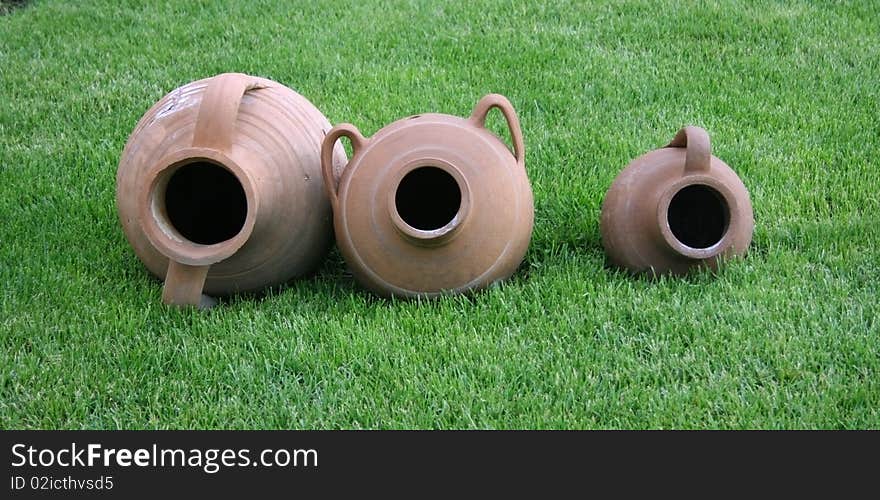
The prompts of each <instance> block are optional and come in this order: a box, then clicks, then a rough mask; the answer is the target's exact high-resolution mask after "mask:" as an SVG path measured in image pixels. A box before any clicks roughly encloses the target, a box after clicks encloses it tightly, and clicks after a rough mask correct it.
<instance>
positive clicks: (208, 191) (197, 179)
mask: <svg viewBox="0 0 880 500" xmlns="http://www.w3.org/2000/svg"><path fill="white" fill-rule="evenodd" d="M247 211H248V205H247V197H246V195H245V192H244V188H243V187H242V185H241V182H239V180H238V178H237V177H236V176H235V175H234V174H233V173H232V172H230V171H229V170H226V169H225V168H223V167H221V166H219V165H216V164H213V163H209V162H205V161H200V162H194V163H190V164H187V165H184V166H182V167H180V168H178V169H177V170H176V171H175V172H174V173H173V174H172V175H171V178H170V179H169V180H168V184H167V186H166V188H165V212H166V213H167V214H168V221H169V222H171V225H173V226H174V228H175V229H176V230H177V231H178V232H179V233H180V235H181V236H183V237H184V238H186V239H188V240H190V241H192V242H194V243H198V244H201V245H213V244H216V243H221V242H224V241H226V240H229V239H231V238H233V237H234V236H235V235H237V234H238V233H239V232H240V231H241V229H242V228H243V227H244V222H245V219H246V217H247Z"/></svg>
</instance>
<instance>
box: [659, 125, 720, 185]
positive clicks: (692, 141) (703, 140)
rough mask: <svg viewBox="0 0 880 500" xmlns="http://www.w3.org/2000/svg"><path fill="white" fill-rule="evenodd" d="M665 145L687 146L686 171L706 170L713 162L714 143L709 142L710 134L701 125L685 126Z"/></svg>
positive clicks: (671, 146) (673, 146) (674, 146)
mask: <svg viewBox="0 0 880 500" xmlns="http://www.w3.org/2000/svg"><path fill="white" fill-rule="evenodd" d="M664 147H666V148H687V152H686V153H685V159H684V171H685V173H688V172H698V171H706V170H709V167H710V165H711V164H712V143H711V142H709V134H708V133H707V132H706V131H705V130H704V129H702V128H700V127H694V126H688V127H684V128H683V129H681V130H679V131H678V133H677V134H675V138H673V139H672V141H671V142H670V143H669V144H667V145H666V146H664Z"/></svg>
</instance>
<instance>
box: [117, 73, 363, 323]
mask: <svg viewBox="0 0 880 500" xmlns="http://www.w3.org/2000/svg"><path fill="white" fill-rule="evenodd" d="M329 127H330V123H329V122H328V121H327V119H326V118H325V117H324V116H323V115H322V114H321V113H320V111H318V110H317V109H316V108H315V107H314V106H313V105H312V104H311V103H310V102H309V101H308V100H306V99H305V98H304V97H302V96H301V95H299V94H297V93H296V92H294V91H293V90H291V89H289V88H287V87H285V86H283V85H281V84H279V83H276V82H273V81H271V80H266V79H264V78H257V77H252V76H248V75H243V74H237V73H228V74H222V75H218V76H215V77H213V78H209V79H205V80H199V81H196V82H192V83H189V84H187V85H184V86H183V87H180V88H178V89H176V90H174V91H173V92H171V93H170V94H168V95H166V96H165V97H163V98H162V99H161V100H160V101H159V102H157V103H156V104H155V105H154V106H153V107H152V108H150V110H149V111H147V113H146V114H145V115H144V116H143V118H141V120H140V122H138V124H137V126H136V127H135V129H134V131H133V132H132V134H131V137H129V140H128V143H127V144H126V145H125V150H124V151H123V153H122V158H121V159H120V162H119V170H118V172H117V177H116V186H117V187H116V202H117V206H118V209H119V218H120V220H121V222H122V228H123V230H124V232H125V235H126V237H127V238H128V241H129V243H131V246H132V247H133V248H134V251H135V253H136V254H137V256H138V257H139V258H140V259H141V261H143V263H144V264H145V265H146V266H147V268H148V269H149V270H150V271H151V272H152V273H153V274H155V275H156V276H159V277H161V278H165V288H164V292H163V294H162V299H163V301H164V302H165V303H166V304H175V305H199V306H202V307H204V306H207V305H210V303H211V300H210V299H209V298H207V297H205V296H203V293H202V292H203V291H204V292H205V293H208V294H212V295H214V294H216V295H225V294H230V293H236V292H246V291H254V290H259V289H261V288H263V287H266V286H270V285H274V284H279V283H282V282H285V281H287V280H289V279H291V278H293V277H296V276H301V275H303V274H306V273H308V272H309V271H311V270H313V269H314V268H315V267H316V266H317V265H318V264H319V262H320V261H321V259H322V258H323V257H324V255H325V254H326V252H327V250H328V247H329V245H330V243H331V241H332V231H331V218H330V217H331V212H330V204H329V201H328V200H327V197H326V194H325V193H324V186H323V184H324V182H323V178H322V176H321V173H320V145H321V139H322V138H323V136H324V131H325V130H327V129H329ZM329 154H330V152H328V155H329ZM332 156H333V158H332V163H333V164H336V165H338V166H340V167H341V166H342V165H344V164H345V162H346V156H345V151H344V150H343V149H342V148H341V147H339V148H336V149H334V150H333V151H332Z"/></svg>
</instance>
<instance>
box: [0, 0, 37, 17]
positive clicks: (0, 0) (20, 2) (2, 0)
mask: <svg viewBox="0 0 880 500" xmlns="http://www.w3.org/2000/svg"><path fill="white" fill-rule="evenodd" d="M28 3H30V0H0V16H5V15H6V14H9V13H11V12H12V11H13V10H15V9H20V8H22V7H24V6H26V5H27V4H28Z"/></svg>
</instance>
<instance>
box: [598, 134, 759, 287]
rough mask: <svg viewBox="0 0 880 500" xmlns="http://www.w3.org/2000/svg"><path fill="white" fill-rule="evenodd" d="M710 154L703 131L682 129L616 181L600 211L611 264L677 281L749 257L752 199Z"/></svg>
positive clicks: (636, 161) (707, 140)
mask: <svg viewBox="0 0 880 500" xmlns="http://www.w3.org/2000/svg"><path fill="white" fill-rule="evenodd" d="M711 151H712V150H711V145H710V143H709V136H708V134H707V133H706V131H705V130H703V129H701V128H699V127H685V128H683V129H681V130H680V131H679V132H678V134H676V136H675V138H674V139H673V140H672V142H670V143H669V144H668V145H666V146H665V147H664V148H661V149H656V150H654V151H651V152H649V153H647V154H645V155H643V156H640V157H638V158H636V159H635V160H633V161H632V163H630V164H629V165H628V166H627V167H626V168H625V169H624V170H623V171H622V172H621V173H620V174H619V175H618V176H617V178H616V179H615V180H614V183H612V184H611V188H610V189H609V190H608V193H607V194H606V195H605V201H604V202H603V204H602V222H601V231H602V243H603V245H604V246H605V252H606V253H607V254H608V257H609V260H610V261H611V263H612V264H614V265H617V266H620V267H623V268H626V269H629V270H630V271H633V272H635V273H642V272H645V273H653V274H655V275H660V274H678V275H680V274H685V273H687V272H688V271H690V270H691V269H693V268H695V267H698V266H704V267H708V268H712V269H714V268H716V267H717V265H718V262H719V260H721V259H722V258H726V257H733V256H736V255H741V254H743V253H744V252H745V251H746V248H748V246H749V243H750V242H751V240H752V230H753V228H754V225H755V222H754V219H753V216H752V204H751V202H750V201H749V193H748V191H747V190H746V187H745V186H744V185H743V183H742V181H740V179H739V177H737V175H736V173H734V171H733V170H731V168H730V167H728V166H727V165H726V164H725V163H724V162H723V161H721V160H719V159H718V158H716V157H714V156H712V154H711Z"/></svg>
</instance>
